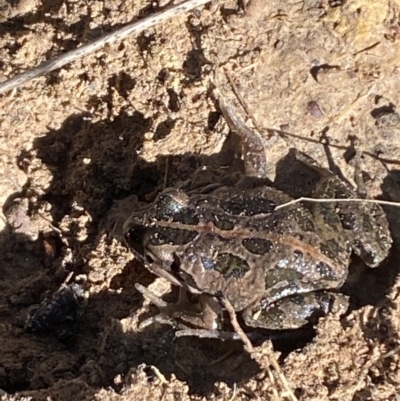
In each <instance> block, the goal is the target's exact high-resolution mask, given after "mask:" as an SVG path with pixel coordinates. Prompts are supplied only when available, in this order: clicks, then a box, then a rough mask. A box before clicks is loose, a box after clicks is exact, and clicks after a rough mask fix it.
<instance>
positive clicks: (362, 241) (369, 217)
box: [296, 152, 392, 267]
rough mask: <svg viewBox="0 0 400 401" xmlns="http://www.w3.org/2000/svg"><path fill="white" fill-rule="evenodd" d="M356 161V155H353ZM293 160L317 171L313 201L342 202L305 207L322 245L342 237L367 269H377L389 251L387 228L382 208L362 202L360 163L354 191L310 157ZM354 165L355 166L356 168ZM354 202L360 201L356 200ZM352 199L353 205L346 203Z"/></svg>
mask: <svg viewBox="0 0 400 401" xmlns="http://www.w3.org/2000/svg"><path fill="white" fill-rule="evenodd" d="M357 157H358V158H359V157H360V154H358V155H357ZM296 159H297V160H299V161H301V162H302V163H304V164H306V165H307V166H309V167H311V168H312V169H313V170H315V171H317V172H318V173H319V174H320V176H321V179H320V181H319V183H318V184H317V187H316V189H315V191H314V197H315V198H321V199H333V200H334V199H344V201H341V202H334V201H333V202H328V203H325V202H321V203H313V204H312V205H308V207H309V208H310V209H312V212H313V215H314V220H315V222H316V225H317V226H318V227H324V230H323V231H322V232H321V233H320V234H321V236H323V237H324V239H325V241H332V240H335V239H337V238H340V237H341V236H342V235H345V236H346V239H347V243H348V244H349V246H350V247H351V248H352V250H353V252H354V253H355V254H356V255H358V256H359V257H360V258H361V259H362V260H363V261H364V262H365V264H367V265H368V266H369V267H377V266H379V265H380V264H381V262H382V261H383V260H384V259H385V258H386V256H387V255H388V253H389V250H390V248H391V244H392V239H391V237H390V231H389V224H388V221H387V219H386V214H385V212H384V210H383V209H382V207H381V206H380V205H378V204H376V203H367V202H363V201H362V200H361V199H362V198H364V197H365V188H364V186H363V182H362V173H361V167H360V165H359V163H360V160H358V162H357V160H356V169H355V181H356V183H357V191H356V190H354V189H353V188H352V187H351V186H350V184H348V183H347V182H345V181H343V180H341V179H340V178H339V177H337V176H336V175H335V174H333V173H332V172H331V171H330V170H328V169H325V168H323V167H321V166H320V165H319V164H318V163H317V162H316V161H315V160H313V159H312V158H311V157H309V156H307V155H305V154H303V153H300V152H296ZM357 164H358V166H357ZM357 198H361V199H360V200H357ZM349 199H354V201H349Z"/></svg>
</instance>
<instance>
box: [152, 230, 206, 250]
mask: <svg viewBox="0 0 400 401" xmlns="http://www.w3.org/2000/svg"><path fill="white" fill-rule="evenodd" d="M198 235H199V233H198V232H197V231H191V230H184V229H181V228H166V227H159V228H158V229H157V232H154V233H152V234H151V237H150V244H151V245H156V246H157V245H167V244H171V245H185V244H188V243H189V242H191V241H194V240H195V239H196V237H197V236H198Z"/></svg>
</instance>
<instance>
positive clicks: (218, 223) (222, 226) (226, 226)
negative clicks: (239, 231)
mask: <svg viewBox="0 0 400 401" xmlns="http://www.w3.org/2000/svg"><path fill="white" fill-rule="evenodd" d="M213 224H214V226H215V227H216V228H218V229H219V230H223V231H231V230H233V229H234V228H235V224H234V223H233V222H232V221H229V220H227V219H226V218H224V217H222V216H217V215H216V214H213Z"/></svg>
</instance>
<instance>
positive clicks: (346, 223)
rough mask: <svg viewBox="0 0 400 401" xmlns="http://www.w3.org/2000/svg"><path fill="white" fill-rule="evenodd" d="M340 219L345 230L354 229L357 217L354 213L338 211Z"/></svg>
mask: <svg viewBox="0 0 400 401" xmlns="http://www.w3.org/2000/svg"><path fill="white" fill-rule="evenodd" d="M339 217H340V221H341V222H342V226H343V228H344V229H346V230H354V229H355V228H356V224H357V219H356V215H355V214H354V213H352V212H349V213H340V214H339Z"/></svg>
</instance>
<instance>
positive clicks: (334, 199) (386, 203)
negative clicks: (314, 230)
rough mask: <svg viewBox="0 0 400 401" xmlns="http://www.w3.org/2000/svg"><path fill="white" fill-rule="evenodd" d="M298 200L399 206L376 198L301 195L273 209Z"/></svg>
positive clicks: (281, 207) (292, 203)
mask: <svg viewBox="0 0 400 401" xmlns="http://www.w3.org/2000/svg"><path fill="white" fill-rule="evenodd" d="M299 202H312V203H329V202H342V203H343V202H344V203H349V202H358V203H377V204H378V205H386V206H394V207H400V203H399V202H391V201H384V200H377V199H361V198H343V199H340V198H339V199H337V198H323V199H320V198H307V197H301V198H297V199H293V200H291V201H290V202H287V203H282V205H278V206H277V207H276V208H275V210H278V209H283V208H284V207H288V206H291V205H294V204H296V203H299Z"/></svg>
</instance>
